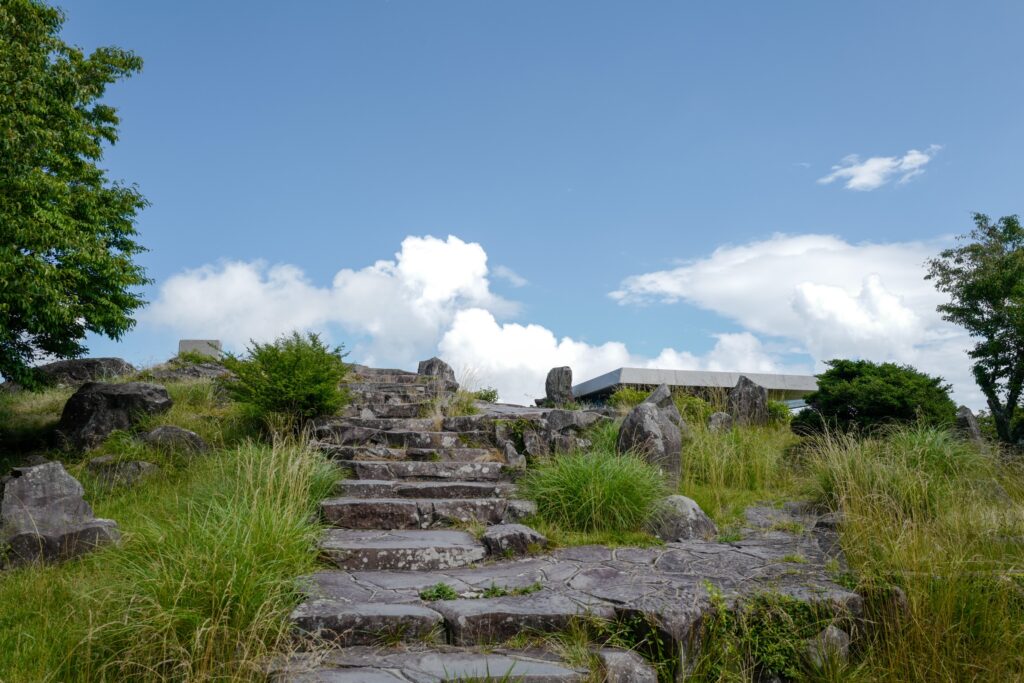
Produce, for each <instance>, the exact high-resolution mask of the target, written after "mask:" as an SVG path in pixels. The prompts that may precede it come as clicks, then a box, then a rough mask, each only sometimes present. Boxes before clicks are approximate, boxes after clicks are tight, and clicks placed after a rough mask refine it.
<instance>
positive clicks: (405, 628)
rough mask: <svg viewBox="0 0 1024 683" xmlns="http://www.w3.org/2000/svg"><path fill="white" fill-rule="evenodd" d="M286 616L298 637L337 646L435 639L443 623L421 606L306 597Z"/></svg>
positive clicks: (434, 613) (438, 616)
mask: <svg viewBox="0 0 1024 683" xmlns="http://www.w3.org/2000/svg"><path fill="white" fill-rule="evenodd" d="M290 619H291V622H292V625H293V627H294V629H295V631H296V633H297V634H298V635H300V636H301V637H304V638H309V639H312V640H314V641H328V642H332V643H335V644H338V645H376V644H380V643H381V642H382V641H384V640H386V639H391V638H396V637H400V638H402V639H408V640H412V641H419V642H429V641H436V640H438V639H439V638H440V637H441V633H442V632H441V627H442V626H443V625H444V622H443V619H442V617H441V615H440V614H438V613H437V612H435V611H434V610H432V609H430V608H428V607H425V606H423V605H415V604H409V603H378V602H369V603H351V602H347V601H338V600H307V601H306V602H304V603H302V604H301V605H299V606H298V607H296V608H295V609H294V610H293V611H292V614H291V617H290Z"/></svg>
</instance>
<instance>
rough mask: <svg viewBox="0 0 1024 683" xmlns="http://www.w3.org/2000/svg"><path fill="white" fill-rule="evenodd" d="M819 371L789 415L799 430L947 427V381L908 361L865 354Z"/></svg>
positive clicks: (951, 407)
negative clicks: (803, 401)
mask: <svg viewBox="0 0 1024 683" xmlns="http://www.w3.org/2000/svg"><path fill="white" fill-rule="evenodd" d="M827 365H828V366H829V369H828V370H826V371H825V372H823V373H822V374H820V375H818V390H817V391H815V392H813V393H811V394H808V395H807V406H808V407H807V409H805V410H803V411H801V412H800V414H799V415H797V416H796V418H795V419H794V420H793V429H794V430H796V431H797V432H800V433H805V434H806V433H814V432H820V431H822V430H823V429H825V428H828V429H838V430H840V431H844V432H845V431H849V430H851V429H859V430H862V431H868V430H871V429H875V428H877V427H880V426H885V425H889V424H892V423H903V424H910V423H918V422H919V423H923V424H928V425H932V426H936V427H947V426H949V425H951V424H952V423H953V419H954V417H955V415H956V404H954V403H953V400H952V399H951V398H950V397H949V389H950V386H949V385H948V384H944V383H943V381H942V378H940V377H931V376H930V375H926V374H925V373H923V372H920V371H918V370H915V369H914V368H912V367H910V366H909V365H897V364H895V363H872V362H871V361H866V360H831V361H828V363H827Z"/></svg>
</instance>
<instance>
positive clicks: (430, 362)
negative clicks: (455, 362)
mask: <svg viewBox="0 0 1024 683" xmlns="http://www.w3.org/2000/svg"><path fill="white" fill-rule="evenodd" d="M416 374H417V375H422V376H425V377H437V378H438V379H441V380H445V381H446V382H450V383H451V384H454V385H455V386H456V387H458V384H456V382H455V371H454V370H452V367H451V366H450V365H448V364H447V363H445V362H444V361H443V360H441V359H440V358H438V357H437V356H434V357H433V358H429V359H427V360H421V361H420V364H419V367H417V368H416Z"/></svg>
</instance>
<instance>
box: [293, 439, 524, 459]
mask: <svg viewBox="0 0 1024 683" xmlns="http://www.w3.org/2000/svg"><path fill="white" fill-rule="evenodd" d="M310 446H311V447H313V448H316V449H317V450H319V451H321V452H322V453H325V454H327V455H328V456H330V457H331V458H335V459H336V460H361V461H367V462H371V461H382V462H383V461H387V462H401V461H417V462H426V461H433V462H494V463H497V464H501V463H502V462H503V460H504V458H503V456H502V455H501V454H500V453H499V452H498V451H497V450H495V449H491V448H391V447H388V446H383V445H373V444H371V445H365V446H338V445H336V444H332V443H325V442H323V441H312V442H310Z"/></svg>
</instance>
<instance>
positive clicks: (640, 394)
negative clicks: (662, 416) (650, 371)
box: [608, 387, 651, 409]
mask: <svg viewBox="0 0 1024 683" xmlns="http://www.w3.org/2000/svg"><path fill="white" fill-rule="evenodd" d="M650 395H651V392H650V391H647V390H645V389H635V388H633V387H619V388H618V389H616V390H615V391H614V393H612V395H611V396H609V397H608V405H610V406H614V407H616V408H625V409H629V408H632V407H634V406H637V405H640V404H641V403H643V400H644V399H645V398H647V397H648V396H650Z"/></svg>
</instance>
